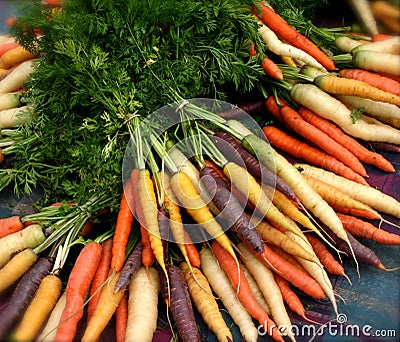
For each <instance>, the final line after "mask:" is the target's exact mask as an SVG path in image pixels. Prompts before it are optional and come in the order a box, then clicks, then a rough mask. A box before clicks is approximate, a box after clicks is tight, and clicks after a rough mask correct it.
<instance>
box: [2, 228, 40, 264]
mask: <svg viewBox="0 0 400 342" xmlns="http://www.w3.org/2000/svg"><path fill="white" fill-rule="evenodd" d="M45 238H46V236H45V235H44V232H43V229H42V227H41V226H40V225H38V224H34V225H31V226H28V227H26V228H23V229H21V230H20V231H18V232H15V233H12V234H9V235H7V236H4V237H2V238H1V239H0V267H3V266H4V265H5V264H6V263H7V262H8V261H9V260H10V259H11V256H12V255H13V254H14V253H16V252H19V251H22V250H24V249H25V248H35V247H37V246H39V245H40V244H41V243H42V242H43V241H44V240H45Z"/></svg>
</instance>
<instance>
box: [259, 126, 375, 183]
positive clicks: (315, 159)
mask: <svg viewBox="0 0 400 342" xmlns="http://www.w3.org/2000/svg"><path fill="white" fill-rule="evenodd" d="M262 131H263V133H264V134H265V136H266V138H267V139H268V141H269V142H270V143H271V145H273V146H275V147H276V148H277V149H279V150H281V151H284V152H286V153H288V154H290V155H291V156H292V157H296V158H300V159H302V160H305V161H307V162H309V163H311V164H313V165H316V166H320V167H322V168H324V169H327V170H330V171H332V172H334V173H336V174H338V175H340V176H343V177H345V178H347V179H350V180H353V181H355V182H357V183H360V184H364V185H368V183H367V182H366V180H365V179H364V178H363V177H362V176H360V175H359V174H358V173H356V172H354V171H353V170H352V169H351V168H349V167H348V166H346V165H344V164H343V163H342V162H341V161H339V160H337V159H336V158H335V157H333V156H331V155H329V154H327V153H325V152H323V151H321V150H319V149H317V148H315V147H313V146H311V145H309V144H307V143H304V142H302V141H300V140H298V139H296V138H293V137H292V136H290V135H288V134H286V133H285V132H283V131H281V130H280V129H279V128H276V127H274V126H264V127H263V128H262Z"/></svg>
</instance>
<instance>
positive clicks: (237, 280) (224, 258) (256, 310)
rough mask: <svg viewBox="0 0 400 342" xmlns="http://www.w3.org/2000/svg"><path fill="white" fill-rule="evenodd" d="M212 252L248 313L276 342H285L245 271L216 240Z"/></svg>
mask: <svg viewBox="0 0 400 342" xmlns="http://www.w3.org/2000/svg"><path fill="white" fill-rule="evenodd" d="M212 251H213V253H214V255H215V257H216V259H217V260H218V262H219V263H220V265H221V267H222V269H223V270H224V271H225V273H226V275H227V276H228V278H229V280H230V282H231V284H232V286H233V288H234V289H235V290H237V294H238V298H239V300H240V302H241V303H242V304H243V306H244V307H246V309H247V311H248V313H249V314H250V315H251V316H252V317H253V318H254V319H256V320H257V321H258V322H259V323H260V324H261V325H263V327H264V329H265V330H266V332H267V333H268V335H270V336H271V337H272V338H273V339H274V340H276V341H283V338H282V336H281V335H280V334H279V333H278V330H277V326H276V324H275V322H273V321H272V319H271V318H270V317H269V316H268V314H267V313H266V312H265V311H264V310H263V309H262V308H261V306H260V305H259V304H258V302H257V301H256V299H255V298H254V296H253V293H252V292H251V289H250V286H249V283H248V282H247V280H246V278H245V276H244V273H243V270H242V269H241V267H240V268H239V269H238V268H237V264H236V261H235V260H234V258H233V257H232V256H231V255H230V254H229V252H227V251H226V250H225V249H224V248H223V247H222V246H221V245H220V244H219V243H218V242H217V241H216V240H214V241H213V243H212ZM239 272H240V273H239Z"/></svg>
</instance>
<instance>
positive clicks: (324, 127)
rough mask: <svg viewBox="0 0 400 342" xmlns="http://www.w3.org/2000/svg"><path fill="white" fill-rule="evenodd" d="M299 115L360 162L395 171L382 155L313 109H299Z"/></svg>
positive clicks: (387, 170)
mask: <svg viewBox="0 0 400 342" xmlns="http://www.w3.org/2000/svg"><path fill="white" fill-rule="evenodd" d="M298 113H299V114H300V116H301V117H302V118H303V119H304V120H305V121H307V122H308V123H310V124H312V125H314V126H315V127H318V128H319V129H320V130H321V131H323V132H325V133H326V134H328V135H329V136H330V137H331V138H332V139H333V140H335V141H336V142H338V143H341V144H342V145H344V146H346V148H347V149H348V150H349V151H350V152H352V153H353V154H354V155H355V156H356V157H357V158H358V159H359V160H360V161H362V162H364V163H367V164H371V165H374V166H376V167H378V168H379V169H381V170H383V171H386V172H394V171H395V170H394V167H393V165H392V164H391V163H390V161H388V160H387V159H386V158H384V157H383V156H382V155H381V154H379V153H375V152H373V151H370V150H368V149H367V148H366V147H364V146H363V145H361V144H360V143H359V142H358V141H357V140H355V139H354V138H353V137H351V136H350V135H348V134H346V133H345V132H343V131H342V130H341V129H340V128H339V127H338V126H336V125H335V124H333V123H332V122H330V121H329V120H327V119H325V118H323V117H321V116H320V115H318V114H316V113H315V112H313V111H312V110H311V109H308V108H306V107H299V109H298Z"/></svg>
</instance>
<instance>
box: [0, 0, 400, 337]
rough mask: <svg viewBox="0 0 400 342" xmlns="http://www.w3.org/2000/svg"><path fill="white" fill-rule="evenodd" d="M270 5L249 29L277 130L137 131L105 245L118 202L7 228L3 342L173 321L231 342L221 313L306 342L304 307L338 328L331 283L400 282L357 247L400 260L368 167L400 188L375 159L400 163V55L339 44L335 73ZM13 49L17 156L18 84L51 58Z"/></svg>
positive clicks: (1, 240)
mask: <svg viewBox="0 0 400 342" xmlns="http://www.w3.org/2000/svg"><path fill="white" fill-rule="evenodd" d="M49 5H50V4H49ZM259 5H260V7H259V8H254V11H253V15H254V16H255V17H256V18H257V19H256V20H258V21H259V22H260V29H259V33H260V35H262V37H263V40H264V42H265V44H266V47H267V50H268V52H269V55H268V56H269V57H271V58H269V57H266V56H264V57H263V60H262V67H263V69H264V71H265V72H266V73H267V74H268V75H269V76H270V77H271V79H272V80H273V81H271V82H275V84H276V85H277V87H276V93H274V94H270V95H268V96H266V97H265V98H264V99H262V109H260V106H257V109H258V111H260V110H261V113H262V115H263V116H264V117H267V118H268V119H269V122H270V123H269V124H268V125H264V126H263V127H259V129H258V131H254V129H250V127H247V126H246V125H245V124H243V122H241V121H240V118H241V117H242V116H246V114H247V113H246V112H245V111H243V110H241V109H240V108H239V109H238V108H236V107H235V108H232V110H231V111H228V112H223V113H213V112H211V111H204V110H203V109H201V108H199V107H197V106H196V104H195V103H192V102H191V101H180V102H179V105H177V106H176V108H173V111H172V112H175V113H177V114H178V115H181V118H184V119H185V120H182V122H180V123H179V124H178V125H177V126H178V127H174V128H179V130H183V131H185V138H186V139H185V142H184V145H182V144H178V141H177V140H176V132H177V131H178V129H176V130H175V131H171V132H167V133H163V134H162V136H161V135H160V136H158V132H157V131H156V130H155V131H151V129H150V132H151V133H150V134H148V136H147V135H146V134H145V133H144V132H148V131H145V130H143V131H141V129H143V127H145V128H146V130H147V129H149V127H148V126H146V123H142V122H140V120H136V119H133V120H132V121H131V122H130V123H129V125H132V126H131V128H132V129H131V130H130V132H131V134H132V141H133V149H135V151H134V153H133V155H134V156H135V163H134V166H133V167H132V168H131V169H130V170H129V171H128V172H127V177H125V180H124V189H123V192H122V193H121V199H120V206H119V212H118V215H117V217H115V220H114V225H113V226H112V227H109V228H108V229H104V227H102V224H101V223H102V221H101V219H102V213H103V211H102V210H99V209H98V208H102V205H103V204H104V203H107V201H106V197H107V194H96V195H94V196H93V198H92V199H91V200H90V201H89V202H88V203H85V204H83V205H79V206H78V205H76V204H74V203H62V202H60V203H54V204H52V205H49V206H48V207H43V208H42V209H40V210H39V211H38V212H37V213H35V214H29V215H22V216H19V215H15V216H12V217H7V218H2V219H0V284H1V286H0V294H1V296H3V297H4V298H5V297H8V300H7V305H5V306H4V307H2V308H1V309H0V321H1V322H2V325H1V326H0V340H4V339H12V340H16V341H27V340H37V341H64V340H65V341H74V340H77V339H79V340H83V341H88V342H89V341H90V342H92V341H98V340H100V339H101V338H102V337H104V336H105V335H103V334H105V333H106V331H107V327H109V325H110V323H111V322H114V323H115V338H116V340H117V341H152V339H153V336H154V334H155V332H156V330H157V319H158V316H159V309H160V307H161V305H165V307H166V310H167V316H168V319H169V321H168V323H169V325H170V328H171V331H172V332H173V334H177V335H178V337H179V339H180V340H182V341H200V340H201V336H200V334H199V331H198V327H197V322H196V316H195V312H198V313H199V314H200V316H201V317H202V319H203V321H204V322H205V323H206V324H207V326H208V328H209V329H210V331H212V332H213V333H214V334H215V336H216V338H217V339H218V341H232V340H233V336H232V332H231V329H230V327H229V326H228V325H227V323H226V321H225V320H224V318H223V315H222V313H221V305H222V306H223V307H224V308H225V309H226V310H227V311H228V313H229V315H230V317H231V318H232V320H233V321H234V323H235V324H236V325H237V326H238V327H239V330H240V333H241V334H242V336H243V339H244V340H246V341H257V340H258V337H259V331H260V330H259V327H262V328H263V329H264V330H265V332H266V333H267V334H268V335H269V336H270V337H271V338H272V339H273V340H276V341H283V340H284V339H290V340H292V341H294V340H295V339H296V336H294V335H293V330H292V329H291V326H292V322H291V317H292V316H293V315H298V316H299V317H301V318H302V319H304V320H305V321H311V322H312V320H311V319H310V318H309V317H307V310H306V308H305V307H304V305H303V303H302V301H301V296H300V295H299V293H301V294H302V295H303V296H306V297H309V298H312V299H315V300H321V299H325V298H328V299H329V301H330V303H331V305H332V308H333V311H334V312H335V313H336V314H337V303H336V296H335V291H334V288H333V285H332V282H331V280H330V279H331V276H338V277H340V276H341V277H345V278H347V279H348V277H347V275H346V272H345V266H344V265H345V264H344V263H343V260H342V258H341V255H342V254H344V255H346V256H347V257H348V258H349V259H352V260H354V262H355V265H356V267H357V268H358V267H359V265H358V263H364V264H368V265H370V266H373V267H377V268H378V269H381V270H384V271H391V270H395V268H388V267H386V265H383V264H382V262H381V261H380V259H379V257H378V255H377V254H375V252H374V251H373V250H372V249H370V248H368V247H367V246H366V244H363V243H362V241H363V240H362V239H369V240H371V241H375V242H377V243H381V244H388V245H400V235H399V234H398V233H397V232H394V233H393V232H392V233H391V232H389V231H387V230H386V229H384V228H383V227H381V224H382V223H385V227H386V226H388V225H391V226H393V227H395V228H396V229H397V228H399V223H398V222H399V219H400V202H399V199H396V198H394V197H392V196H389V195H387V194H385V193H383V192H382V191H380V190H379V189H378V188H376V187H373V186H371V185H370V184H369V182H368V173H367V168H366V167H365V166H366V164H368V165H369V167H375V168H377V169H379V170H380V171H382V172H384V173H387V174H391V173H395V172H396V168H395V165H392V163H391V162H390V160H388V159H386V158H385V157H384V156H383V155H382V154H380V153H379V152H376V151H379V150H386V151H390V152H391V153H399V152H400V94H399V89H400V87H399V86H400V80H399V76H400V69H399V68H400V40H399V37H398V36H396V35H395V34H385V35H383V34H379V36H378V34H369V35H364V37H363V39H358V38H356V36H353V35H350V36H351V37H350V36H345V35H343V36H340V38H339V37H338V39H337V40H336V44H337V46H336V48H337V49H339V50H340V51H341V53H339V54H337V55H336V56H329V55H328V54H326V53H325V52H323V51H322V50H321V49H320V48H319V47H318V46H317V45H315V44H314V43H313V42H312V41H311V40H310V39H308V38H307V37H305V36H303V35H301V34H300V33H299V32H298V31H296V29H294V28H293V27H291V26H289V25H288V24H287V23H286V22H285V20H284V19H283V18H282V17H280V16H279V14H277V13H276V12H275V11H274V10H273V9H272V8H271V7H270V6H269V5H268V4H266V3H264V2H262V3H261V2H260V3H259ZM54 6H61V4H58V5H54ZM378 37H379V38H378ZM7 39H9V40H7ZM7 39H6V37H3V38H2V41H0V54H1V55H0V70H1V72H4V74H3V75H2V76H1V77H2V79H1V80H0V108H1V111H0V126H1V133H2V134H1V145H0V148H1V150H0V151H2V153H3V154H4V156H7V155H11V154H12V140H13V134H14V132H16V131H17V130H18V127H21V126H23V124H24V119H25V118H27V119H31V115H32V110H31V109H29V108H25V107H24V105H23V83H24V82H25V80H26V79H27V78H28V77H29V74H30V73H31V72H32V70H33V68H34V65H35V62H36V61H37V60H38V59H39V58H40V56H39V55H38V54H36V53H32V52H28V51H27V50H25V49H24V48H23V47H22V46H20V45H19V44H18V43H17V42H15V41H13V39H12V37H7ZM257 48H258V47H257V46H253V49H252V51H251V53H250V56H251V57H250V58H256V56H258V52H257V51H258V50H257ZM259 48H260V47H259ZM276 57H279V58H281V59H282V61H284V65H281V64H276V63H275V62H273V60H274V59H275V60H276ZM343 62H344V63H345V65H346V68H338V66H340V63H343ZM349 63H350V65H351V66H349ZM247 108H251V106H249V107H247ZM9 111H12V112H9ZM17 112H18V114H17ZM3 113H4V114H3ZM7 113H11V114H10V116H8V118H7V119H5V120H6V121H3V117H6V116H7V115H8V114H7ZM26 113H28V115H26V116H25V114H26ZM10 117H11V118H10ZM16 119H18V120H16ZM195 121H196V123H197V124H196V125H195V124H193V125H190V126H187V125H188V122H190V123H193V122H195ZM10 122H11V123H10ZM209 122H211V123H212V125H211V127H208V126H207V123H209ZM154 127H155V126H154ZM146 144H148V145H149V146H151V151H150V152H149V153H148V154H147V155H144V153H143V146H145V145H146ZM186 152H190V153H186ZM397 172H398V170H397ZM92 208H96V209H92ZM88 213H91V214H90V215H89V214H88ZM396 222H397V223H396ZM101 228H103V229H101ZM71 251H74V252H75V254H74V253H70V252H71ZM67 260H68V261H69V263H70V264H72V267H69V268H68V267H66V266H64V265H67V264H66V261H67ZM361 276H362V275H361ZM62 279H64V282H63V281H62ZM348 280H349V281H350V279H348ZM33 323H34V324H33ZM314 323H315V322H314Z"/></svg>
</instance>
